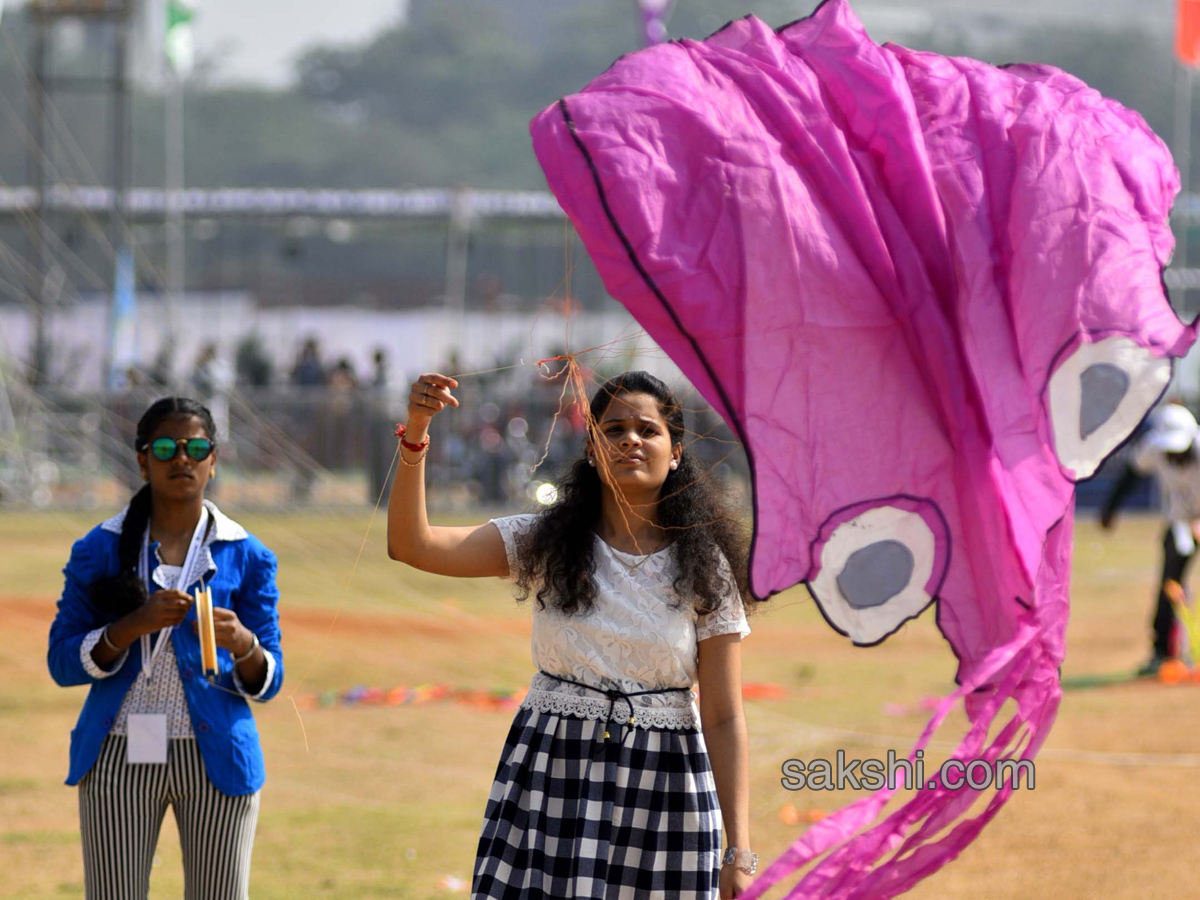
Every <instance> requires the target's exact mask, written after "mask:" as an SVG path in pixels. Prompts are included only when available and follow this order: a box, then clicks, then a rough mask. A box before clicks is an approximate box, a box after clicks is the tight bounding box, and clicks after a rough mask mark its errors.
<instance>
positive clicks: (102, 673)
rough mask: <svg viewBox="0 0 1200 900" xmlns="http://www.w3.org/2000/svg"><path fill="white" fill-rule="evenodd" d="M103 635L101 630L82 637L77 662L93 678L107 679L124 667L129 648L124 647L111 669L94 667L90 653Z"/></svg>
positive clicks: (98, 629) (94, 663) (94, 662)
mask: <svg viewBox="0 0 1200 900" xmlns="http://www.w3.org/2000/svg"><path fill="white" fill-rule="evenodd" d="M106 627H107V626H106ZM103 634H104V629H103V628H97V629H95V630H94V631H89V632H88V633H87V634H86V635H84V638H83V643H82V644H80V645H79V661H80V662H81V663H82V664H83V670H84V671H85V672H87V673H88V674H89V675H91V676H92V677H93V678H108V677H109V676H110V675H115V674H116V673H117V671H118V670H119V669H120V668H121V666H123V665H125V660H126V659H128V658H129V648H128V647H126V648H125V650H124V652H123V653H121V655H120V656H118V657H117V658H116V660H115V661H114V662H113V665H112V668H111V669H102V668H100V667H99V666H98V665H96V661H95V660H94V659H92V651H93V650H94V649H95V648H96V645H97V644H98V643H100V637H101V635H103Z"/></svg>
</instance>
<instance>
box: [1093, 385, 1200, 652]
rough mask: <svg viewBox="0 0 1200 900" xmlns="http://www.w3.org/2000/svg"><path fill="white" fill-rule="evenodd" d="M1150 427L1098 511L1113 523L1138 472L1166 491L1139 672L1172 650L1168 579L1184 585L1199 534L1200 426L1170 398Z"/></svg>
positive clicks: (1106, 526)
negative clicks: (1154, 593)
mask: <svg viewBox="0 0 1200 900" xmlns="http://www.w3.org/2000/svg"><path fill="white" fill-rule="evenodd" d="M1149 422H1150V429H1149V431H1147V432H1146V433H1145V434H1144V435H1143V437H1142V438H1141V439H1140V440H1138V442H1137V443H1136V444H1135V445H1134V448H1133V454H1132V455H1131V457H1130V460H1129V463H1128V464H1127V465H1126V467H1125V470H1124V472H1123V473H1122V475H1121V476H1120V478H1119V479H1118V480H1117V482H1116V483H1115V485H1114V486H1113V490H1112V492H1111V493H1110V494H1109V497H1108V499H1107V500H1106V502H1105V503H1104V506H1103V508H1102V510H1101V513H1100V527H1101V528H1104V529H1106V530H1108V529H1111V528H1112V527H1113V525H1114V524H1115V521H1116V514H1117V510H1118V509H1119V508H1120V505H1121V501H1122V500H1124V498H1125V497H1127V496H1128V494H1129V492H1130V491H1131V490H1132V489H1133V487H1134V486H1135V485H1136V484H1137V481H1138V479H1139V478H1144V477H1147V476H1154V477H1155V478H1156V479H1157V480H1158V484H1159V490H1160V492H1161V495H1162V503H1163V514H1164V517H1165V519H1166V522H1165V527H1164V530H1163V537H1162V548H1163V560H1162V570H1161V574H1160V576H1159V582H1158V599H1157V601H1156V602H1155V606H1154V615H1153V618H1152V621H1151V651H1150V658H1149V659H1148V660H1147V661H1146V663H1145V664H1144V665H1143V666H1142V667H1141V668H1139V669H1138V674H1139V675H1155V674H1157V673H1158V670H1159V668H1160V667H1161V666H1162V664H1163V663H1164V662H1165V661H1166V660H1168V659H1170V658H1171V657H1172V655H1173V653H1174V650H1175V647H1174V646H1173V644H1174V643H1176V640H1177V639H1173V637H1172V632H1173V631H1175V630H1176V628H1177V624H1176V618H1175V610H1174V608H1173V606H1172V605H1171V599H1170V595H1169V593H1168V590H1167V582H1168V581H1174V582H1176V583H1177V584H1179V585H1185V583H1186V582H1185V578H1186V577H1187V571H1188V568H1189V567H1190V566H1191V563H1192V558H1193V557H1194V556H1195V555H1196V540H1197V535H1198V534H1200V448H1198V447H1197V440H1196V438H1197V436H1198V433H1200V426H1198V425H1197V423H1196V419H1195V417H1194V416H1193V415H1192V414H1191V412H1189V411H1188V409H1187V407H1185V406H1183V405H1182V404H1180V403H1176V402H1167V403H1164V404H1163V405H1162V406H1160V407H1159V408H1158V409H1156V410H1155V411H1154V412H1153V413H1151V415H1150V419H1149Z"/></svg>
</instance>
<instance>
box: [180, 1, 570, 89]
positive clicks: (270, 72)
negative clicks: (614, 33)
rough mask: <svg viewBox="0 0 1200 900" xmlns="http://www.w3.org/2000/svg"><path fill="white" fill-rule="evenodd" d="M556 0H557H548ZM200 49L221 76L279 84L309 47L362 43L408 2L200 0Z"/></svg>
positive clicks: (396, 16) (400, 13) (198, 37)
mask: <svg viewBox="0 0 1200 900" xmlns="http://www.w3.org/2000/svg"><path fill="white" fill-rule="evenodd" d="M548 2H553V0H548ZM197 5H198V6H199V10H198V14H197V17H196V24H195V40H196V51H197V54H198V55H200V56H204V57H208V56H214V57H215V58H216V60H217V62H218V63H219V66H220V69H219V71H220V75H221V79H222V80H232V81H252V82H257V83H261V84H269V85H281V84H284V83H286V82H287V81H288V80H289V78H290V77H291V73H292V61H293V60H294V59H295V57H296V55H297V54H298V53H300V52H301V51H302V50H304V49H305V48H307V47H309V46H311V45H313V44H316V43H324V42H332V43H346V42H354V41H361V40H362V39H364V38H366V37H368V36H370V35H371V34H373V33H374V32H376V31H379V30H381V29H383V28H386V27H387V26H389V25H391V24H393V23H394V22H395V21H396V19H397V18H399V17H400V16H401V15H402V14H403V11H404V10H405V9H406V8H407V6H408V3H407V0H335V2H330V0H198V4H197Z"/></svg>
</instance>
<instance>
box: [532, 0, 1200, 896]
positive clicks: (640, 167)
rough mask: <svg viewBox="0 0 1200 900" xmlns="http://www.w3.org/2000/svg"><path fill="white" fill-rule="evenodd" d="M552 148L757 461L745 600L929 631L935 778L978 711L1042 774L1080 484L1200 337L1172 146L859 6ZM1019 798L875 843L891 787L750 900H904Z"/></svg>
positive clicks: (605, 260)
mask: <svg viewBox="0 0 1200 900" xmlns="http://www.w3.org/2000/svg"><path fill="white" fill-rule="evenodd" d="M531 131H532V134H533V144H534V149H535V151H536V153H537V156H538V159H539V161H540V163H541V165H542V167H543V169H544V170H545V173H546V177H547V179H548V181H549V184H550V187H551V189H552V190H553V191H554V194H555V195H556V196H557V198H558V200H559V202H560V203H561V204H562V207H563V209H564V210H565V211H566V213H567V215H568V216H569V218H570V220H571V221H572V222H573V224H574V225H575V227H576V229H577V230H578V232H579V234H580V236H581V238H582V240H583V242H584V244H585V246H586V248H587V250H588V252H589V253H590V255H591V257H592V259H593V260H594V261H595V263H596V265H597V267H598V269H599V271H600V274H601V276H602V277H603V279H604V283H605V285H606V287H607V289H608V290H609V291H610V292H611V294H612V295H613V296H614V297H616V298H617V299H618V300H620V301H621V302H622V303H623V304H624V305H625V306H626V307H627V308H628V309H629V311H630V312H631V313H632V314H633V315H634V317H635V318H636V319H637V320H638V321H639V322H640V323H641V325H642V326H643V327H644V328H645V329H646V331H647V332H648V333H649V334H650V335H651V336H652V337H653V338H654V339H655V340H656V341H657V342H658V344H659V345H660V346H661V347H662V348H663V349H664V350H665V351H666V352H667V353H668V354H669V355H670V356H671V358H672V359H673V360H674V361H675V362H676V364H678V366H679V367H680V369H681V370H682V371H683V373H684V374H685V375H686V376H687V377H688V378H689V379H690V380H691V382H692V383H693V384H694V385H695V386H696V387H697V388H698V389H699V390H700V391H701V393H702V394H703V395H704V396H705V398H706V399H707V400H708V401H709V402H710V403H711V404H712V405H713V407H714V408H715V409H717V410H718V411H719V412H720V413H721V414H722V415H723V416H724V418H725V420H726V421H727V422H728V423H729V425H730V426H731V427H732V428H733V429H734V431H735V432H736V433H737V435H738V436H739V438H740V439H741V441H742V443H743V445H744V447H745V450H746V453H747V455H748V457H749V460H750V464H751V468H752V472H753V477H754V503H755V529H754V544H753V550H752V554H751V587H752V589H753V591H754V593H755V594H756V595H758V596H760V597H765V596H767V595H770V594H772V593H774V592H777V591H781V590H784V589H785V588H788V587H790V586H792V585H795V584H797V583H804V584H805V585H806V586H807V587H808V590H809V591H810V592H811V593H812V596H813V597H814V599H815V601H816V603H817V604H818V605H819V607H820V609H821V612H822V613H823V614H824V616H825V618H826V619H827V620H828V622H829V624H830V625H831V626H832V627H833V628H835V629H836V630H837V631H839V632H841V633H842V634H844V635H846V636H847V637H848V638H849V639H850V640H851V641H853V642H854V643H855V644H860V645H864V646H869V645H872V644H876V643H878V642H880V641H882V640H884V639H885V638H887V637H888V636H889V635H890V634H892V633H894V632H895V631H896V630H897V629H898V628H900V627H901V626H902V625H903V624H904V623H905V622H906V621H908V620H909V619H911V618H913V617H914V616H917V615H919V614H920V613H921V612H922V611H923V610H925V609H926V608H927V607H929V606H931V605H935V606H936V622H937V626H938V628H939V629H940V630H941V632H942V634H943V635H944V636H945V638H946V640H947V641H948V643H949V644H950V648H951V650H952V651H953V652H954V654H955V655H956V656H957V658H958V667H957V678H956V680H957V683H958V685H959V687H958V689H957V690H956V691H955V692H954V693H953V694H952V695H951V696H949V697H947V698H946V699H945V700H944V701H943V702H942V704H941V705H940V706H939V708H938V709H937V711H936V713H935V715H934V716H933V719H932V721H931V722H930V723H929V725H928V726H927V728H926V729H925V731H924V733H923V734H922V736H921V738H920V739H919V741H918V743H917V745H916V746H915V747H914V750H913V752H914V754H915V752H916V751H917V750H918V749H923V748H924V747H925V746H926V744H927V742H928V741H929V739H930V736H931V735H932V733H933V732H934V730H935V729H936V728H937V727H938V726H939V725H940V724H941V722H942V721H943V719H944V718H945V716H946V715H947V714H948V712H949V711H950V710H951V708H952V706H953V705H954V704H956V703H957V702H958V701H960V700H962V701H963V702H964V704H965V709H966V712H967V715H968V718H969V720H970V723H971V724H970V727H969V730H968V732H967V734H966V735H965V736H964V737H963V738H962V740H961V743H960V744H959V745H958V748H957V750H956V751H955V752H954V755H955V756H956V757H958V758H960V759H962V760H971V759H975V758H984V759H989V760H994V759H997V758H1011V759H1021V758H1031V757H1032V756H1033V755H1034V754H1035V753H1036V751H1037V750H1038V748H1039V747H1040V746H1041V744H1042V742H1043V741H1044V739H1045V737H1046V734H1047V732H1048V730H1049V729H1050V726H1051V724H1052V722H1053V719H1054V716H1055V712H1056V710H1057V707H1058V703H1059V700H1060V697H1061V689H1060V686H1059V679H1058V668H1059V664H1060V663H1061V662H1062V660H1063V647H1064V632H1065V628H1066V622H1067V601H1068V577H1069V570H1070V561H1071V544H1072V506H1073V498H1074V488H1075V483H1076V482H1077V481H1080V480H1082V479H1085V478H1087V477H1089V476H1090V475H1092V474H1093V473H1094V472H1095V471H1096V469H1097V468H1098V467H1099V466H1100V464H1101V463H1102V462H1103V461H1104V459H1105V458H1106V457H1107V456H1108V455H1110V454H1111V453H1112V452H1113V451H1114V450H1115V449H1116V448H1117V447H1118V446H1119V445H1120V444H1121V443H1122V442H1123V441H1124V440H1125V439H1126V438H1127V437H1128V436H1129V435H1130V434H1131V432H1132V431H1133V430H1134V429H1135V427H1136V426H1137V425H1138V423H1139V422H1140V421H1141V419H1142V418H1143V417H1144V416H1145V415H1146V413H1147V412H1148V411H1149V410H1150V409H1151V408H1152V407H1153V406H1154V404H1155V403H1156V402H1157V401H1158V399H1159V398H1160V397H1161V395H1162V393H1163V392H1164V390H1165V389H1166V386H1167V384H1168V382H1169V380H1170V376H1171V370H1172V361H1173V359H1175V358H1178V357H1180V356H1182V355H1183V354H1184V353H1185V352H1186V351H1187V349H1188V348H1189V347H1190V346H1191V344H1192V343H1193V341H1194V340H1195V337H1196V334H1195V328H1194V327H1193V326H1191V325H1185V324H1183V323H1181V322H1180V321H1179V319H1178V317H1177V316H1176V315H1175V314H1174V313H1173V312H1172V310H1171V307H1170V305H1169V303H1168V300H1167V298H1166V294H1165V289H1164V287H1163V284H1162V270H1163V268H1164V266H1165V265H1166V264H1167V262H1168V259H1169V257H1170V254H1171V251H1172V248H1173V238H1172V235H1171V232H1170V229H1169V226H1168V215H1169V211H1170V207H1171V204H1172V201H1173V198H1174V196H1175V194H1176V193H1177V191H1178V187H1179V181H1178V174H1177V172H1176V170H1175V167H1174V165H1173V163H1172V161H1171V157H1170V154H1169V152H1168V151H1167V148H1166V147H1165V146H1164V144H1163V142H1162V141H1161V140H1159V138H1158V137H1156V136H1155V135H1154V134H1153V132H1151V130H1150V129H1149V127H1148V126H1147V125H1146V123H1145V122H1144V121H1143V120H1142V118H1141V117H1140V116H1138V115H1137V114H1136V113H1134V112H1132V111H1130V110H1128V109H1125V108H1123V107H1122V106H1121V105H1119V104H1118V103H1116V102H1114V101H1112V100H1108V99H1106V98H1104V97H1102V96H1100V95H1099V94H1098V93H1097V92H1095V91H1094V90H1092V89H1090V88H1088V87H1087V86H1086V85H1085V84H1083V83H1082V82H1080V81H1079V80H1078V79H1076V78H1074V77H1072V76H1070V75H1068V74H1066V73H1064V72H1061V71H1058V70H1056V69H1053V68H1049V67H1045V66H1010V67H1007V68H996V67H994V66H991V65H988V64H985V63H982V62H978V61H975V60H971V59H962V58H953V59H952V58H947V57H943V56H938V55H936V54H933V53H923V52H918V51H913V50H909V49H906V48H903V47H899V46H895V45H890V44H889V45H887V46H880V45H877V44H875V43H874V42H872V41H871V40H870V38H869V37H868V36H867V34H866V33H865V31H864V29H863V27H862V25H861V24H860V23H859V21H858V20H857V18H856V17H855V16H854V14H853V12H852V11H851V9H850V7H849V5H848V4H847V3H846V2H844V0H827V2H825V3H824V4H823V5H822V6H820V7H819V8H818V9H817V10H816V12H815V13H813V15H811V16H810V17H809V18H806V19H803V20H800V21H798V22H795V23H793V24H791V25H788V26H785V27H783V28H781V29H779V30H774V29H772V28H770V27H769V26H767V25H766V24H764V23H763V22H761V21H760V20H758V19H755V18H753V17H748V18H745V19H741V20H739V21H736V22H733V23H730V24H729V25H727V26H726V27H725V28H723V29H722V30H721V31H719V32H717V33H716V34H714V35H712V36H711V37H709V38H708V39H707V40H704V41H690V40H683V41H672V42H669V43H664V44H661V45H659V46H656V47H652V48H648V49H646V50H643V51H640V52H637V53H634V54H631V55H629V56H626V57H623V58H622V59H620V60H618V61H617V62H616V63H615V64H614V65H613V66H612V67H611V68H610V69H609V70H608V71H607V72H605V73H604V74H603V75H601V76H600V77H598V78H596V79H595V80H594V81H593V82H591V83H590V84H589V85H588V86H587V87H586V88H585V89H584V90H583V91H582V92H580V93H578V94H576V95H573V96H571V97H568V98H566V99H564V100H562V101H560V102H559V103H556V104H554V105H553V106H551V107H549V108H548V109H546V110H545V111H543V112H542V113H541V114H539V115H538V116H537V117H536V118H535V119H534V121H533V123H532V125H531ZM802 651H803V648H799V647H798V648H797V652H802ZM1002 708H1003V709H1002ZM989 735H990V737H989ZM910 758H912V757H910ZM935 780H936V779H935ZM1011 790H1012V787H1011V784H1006V785H1005V786H1004V787H1002V788H1000V789H998V790H996V791H995V792H994V793H993V794H992V795H991V796H990V797H989V798H987V802H986V805H983V808H982V810H981V811H979V812H978V814H975V815H970V816H969V815H968V813H970V812H971V807H972V805H973V803H974V801H975V800H976V799H978V797H979V795H978V794H977V793H976V792H975V791H972V790H970V789H969V788H966V787H958V788H953V789H952V788H951V787H949V786H948V785H945V784H942V783H940V782H938V783H936V784H935V785H934V786H933V787H925V788H922V789H920V790H918V791H916V792H915V794H914V796H913V797H912V798H911V799H909V800H908V801H907V802H905V803H904V804H903V805H902V806H900V807H899V808H898V809H896V810H895V811H894V812H891V813H889V814H888V815H887V816H886V817H883V816H882V811H883V809H884V807H885V805H886V804H887V803H888V801H889V799H890V798H891V796H892V791H891V790H889V789H888V788H884V789H883V790H881V791H879V792H877V793H875V794H872V795H869V796H867V797H865V798H862V799H860V800H858V801H856V802H854V803H852V804H850V805H849V806H847V807H845V808H843V809H842V810H840V811H838V812H837V813H835V814H833V815H831V816H829V817H828V818H826V819H824V820H823V821H821V822H820V823H818V824H816V825H814V826H812V827H811V828H809V829H808V830H807V831H806V832H805V833H804V834H803V835H802V836H801V837H800V838H799V839H798V840H797V841H796V842H795V843H794V844H793V845H792V846H791V847H790V848H788V849H787V850H786V852H784V853H783V855H782V856H780V857H779V859H777V860H776V861H775V862H774V863H772V864H771V865H770V866H768V867H767V868H766V870H765V871H764V872H763V874H762V875H761V876H760V877H759V879H758V880H756V881H755V883H754V886H753V887H752V888H751V890H750V893H749V895H748V896H749V897H751V898H753V897H757V896H759V895H760V894H761V893H762V892H763V891H764V890H766V889H767V888H768V887H770V886H771V885H773V884H775V883H777V882H779V881H781V880H782V879H784V878H786V877H787V876H788V875H790V874H792V873H794V872H795V871H797V870H799V869H800V868H801V867H804V868H805V872H804V874H803V876H802V877H800V878H799V880H798V882H797V883H796V884H795V885H794V887H792V889H791V891H790V892H789V893H788V894H787V896H788V897H802V898H816V897H822V898H827V897H829V898H832V897H836V898H842V900H852V898H872V900H880V898H887V897H892V896H895V895H896V894H899V893H901V892H903V891H905V890H907V889H908V888H910V887H911V886H912V885H914V884H915V883H916V882H917V881H919V880H920V879H921V878H923V877H925V876H926V875H928V874H929V873H931V872H933V871H935V870H937V869H938V868H940V867H941V866H942V865H944V864H945V863H946V862H948V861H949V860H951V859H953V858H954V857H955V856H957V855H958V854H959V853H960V852H961V851H962V849H963V848H964V847H965V846H966V845H967V844H969V843H970V842H971V840H973V839H974V837H975V836H976V835H977V834H978V833H979V831H980V830H981V829H982V828H983V826H984V825H985V824H986V823H987V822H988V821H989V820H990V819H991V818H992V817H993V816H994V815H995V814H996V812H997V811H998V810H999V808H1000V807H1001V806H1002V805H1003V803H1004V802H1005V801H1006V800H1007V799H1008V797H1009V796H1010V793H1011Z"/></svg>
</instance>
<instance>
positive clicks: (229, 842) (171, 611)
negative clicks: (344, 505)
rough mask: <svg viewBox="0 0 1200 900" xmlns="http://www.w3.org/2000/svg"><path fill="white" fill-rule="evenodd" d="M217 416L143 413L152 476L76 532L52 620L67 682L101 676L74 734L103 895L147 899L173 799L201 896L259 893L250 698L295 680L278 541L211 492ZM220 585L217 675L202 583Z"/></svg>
mask: <svg viewBox="0 0 1200 900" xmlns="http://www.w3.org/2000/svg"><path fill="white" fill-rule="evenodd" d="M216 441H217V430H216V426H215V424H214V422H213V418H212V415H211V414H210V413H209V411H208V409H206V408H205V407H204V406H203V405H202V404H200V403H197V402H196V401H194V400H189V399H183V398H178V397H173V398H167V399H163V400H159V401H158V402H156V403H154V404H153V405H152V406H151V407H150V408H149V409H148V410H146V412H145V414H144V415H143V416H142V417H141V420H140V421H139V422H138V426H137V439H136V442H135V447H136V449H137V460H138V464H139V466H140V468H141V472H142V478H143V480H144V482H145V486H144V487H142V488H141V490H139V491H138V492H137V493H136V494H135V495H134V497H133V499H132V500H131V501H130V503H129V505H128V506H127V507H126V508H125V509H124V510H123V511H122V512H121V513H119V514H118V515H116V516H114V517H113V518H111V519H109V520H108V521H106V522H104V523H102V524H100V525H98V526H96V527H95V528H93V529H92V530H91V531H90V532H88V534H87V535H86V536H84V537H83V538H81V539H80V540H78V541H76V543H75V545H74V547H72V549H71V558H70V561H69V562H68V563H67V567H66V569H65V570H64V572H65V575H66V583H65V586H64V588H63V593H62V597H61V598H60V599H59V601H58V612H57V615H56V616H55V618H54V622H53V624H52V625H51V626H50V646H49V653H48V663H49V667H50V673H51V675H52V676H53V678H54V680H55V681H56V682H57V683H58V684H60V685H62V686H63V687H69V686H73V685H85V684H86V685H88V686H89V691H88V695H87V700H86V701H85V703H84V705H83V710H82V712H81V713H80V715H79V721H78V723H77V725H76V727H75V730H74V731H72V732H71V750H70V771H69V773H68V775H67V784H70V785H78V799H79V821H80V831H81V837H82V844H83V867H84V883H85V891H86V896H87V898H88V900H125V898H144V897H146V896H147V892H148V890H149V883H150V869H151V866H152V865H153V863H154V860H155V848H156V847H157V844H158V836H159V830H160V828H161V826H162V820H163V816H164V815H165V814H166V810H167V807H168V806H170V807H171V808H172V810H173V812H174V815H175V822H176V824H177V826H178V830H179V836H180V842H181V845H182V850H183V870H184V882H185V895H186V897H187V898H188V900H245V898H246V897H247V896H248V890H249V888H248V885H249V878H250V856H251V849H252V846H253V843H254V831H255V826H256V823H257V821H258V810H259V790H260V788H261V787H262V785H263V781H264V777H265V776H264V768H263V754H262V748H261V746H260V744H259V739H258V731H257V729H256V728H255V725H254V716H253V714H252V713H251V711H250V705H249V703H248V702H247V701H248V700H255V701H258V702H265V701H267V700H269V699H271V698H272V697H273V696H275V695H276V694H277V693H278V692H279V689H280V687H281V685H282V683H283V654H282V651H281V649H280V633H279V614H278V601H279V591H278V589H277V588H276V585H275V572H276V560H275V555H274V554H273V553H272V552H271V551H270V550H268V549H267V548H266V547H265V546H264V545H263V544H262V542H261V541H259V540H258V539H257V538H255V537H254V536H253V535H251V534H249V533H248V532H247V531H246V530H245V529H244V528H242V526H241V525H239V524H238V523H237V522H235V521H233V520H232V519H230V518H229V517H227V516H226V515H224V514H223V513H222V512H221V511H220V510H219V509H218V508H217V507H216V505H215V504H213V503H212V502H211V501H209V500H206V499H205V489H206V487H207V485H208V483H209V481H210V480H211V479H212V478H214V477H215V475H216V463H217V445H216ZM196 588H207V589H208V590H209V591H210V592H211V595H212V599H213V607H214V609H213V619H214V631H215V635H216V643H217V646H218V647H219V648H220V649H219V650H218V651H217V668H218V672H217V673H216V674H215V675H213V676H211V678H206V677H205V673H204V671H203V664H202V660H201V651H200V640H199V637H198V634H197V631H196V612H195V610H194V609H193V602H192V592H193V591H194V590H195V589H196Z"/></svg>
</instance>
